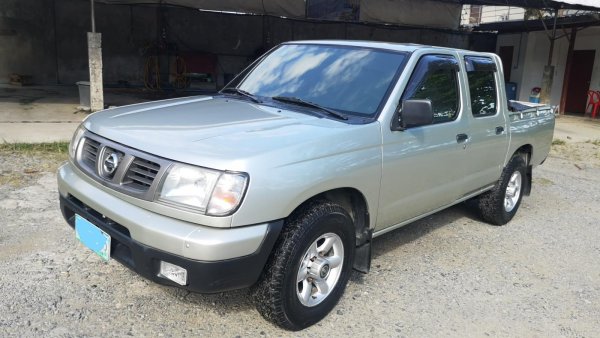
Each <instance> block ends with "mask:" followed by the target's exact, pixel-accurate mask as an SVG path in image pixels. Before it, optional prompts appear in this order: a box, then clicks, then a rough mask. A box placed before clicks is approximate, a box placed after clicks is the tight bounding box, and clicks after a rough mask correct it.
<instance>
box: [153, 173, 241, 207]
mask: <svg viewBox="0 0 600 338" xmlns="http://www.w3.org/2000/svg"><path fill="white" fill-rule="evenodd" d="M246 183H247V176H246V175H244V174H238V173H227V172H221V171H217V170H211V169H205V168H199V167H193V166H189V165H185V164H175V165H174V166H173V167H171V169H169V173H168V174H167V177H166V178H165V180H164V182H163V184H162V188H161V189H160V194H159V200H160V201H162V202H166V203H169V204H171V203H172V204H176V205H180V206H183V207H187V208H193V209H195V210H198V211H200V212H202V213H205V214H208V215H211V216H224V215H227V214H229V213H230V212H232V211H233V210H235V209H236V208H237V207H238V206H239V204H240V202H241V201H242V198H243V196H244V192H245V190H246Z"/></svg>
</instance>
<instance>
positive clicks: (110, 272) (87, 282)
mask: <svg viewBox="0 0 600 338" xmlns="http://www.w3.org/2000/svg"><path fill="white" fill-rule="evenodd" d="M59 162H60V156H45V155H39V154H38V155H26V154H15V153H11V152H0V183H1V184H0V276H1V277H0V278H1V284H0V298H1V299H2V301H1V302H0V336H14V337H28V336H48V337H61V336H127V335H133V336H226V337H235V336H285V335H288V334H289V333H287V332H285V331H282V330H280V329H278V328H277V327H275V326H273V325H271V324H270V323H268V322H267V321H265V320H264V319H263V318H262V317H261V316H260V315H259V314H258V313H257V312H256V311H255V310H254V307H253V305H252V302H251V300H250V299H249V297H248V293H247V291H245V290H240V291H235V292H228V293H222V294H215V295H199V294H191V293H188V292H186V291H182V290H178V289H175V288H170V287H164V286H160V285H157V284H154V283H151V282H148V281H146V280H145V279H143V278H141V277H139V276H137V275H136V274H134V273H132V272H130V271H129V270H128V269H126V268H124V267H122V266H121V265H120V264H119V263H117V262H115V261H110V262H109V263H103V262H102V261H101V260H100V259H99V258H98V257H97V256H96V255H95V254H93V253H91V252H90V251H89V250H87V249H86V248H85V247H83V246H82V245H81V244H79V243H78V241H77V240H76V239H75V235H74V232H73V231H72V230H71V228H70V227H68V226H67V224H66V223H65V222H64V221H63V220H62V218H61V216H60V212H59V209H58V203H57V188H56V182H55V176H54V173H53V172H54V170H55V168H56V166H57V165H58V163H59ZM534 177H535V182H534V189H533V193H532V196H530V197H528V198H526V199H524V201H523V204H522V205H521V209H520V210H519V212H518V213H517V216H516V217H515V218H514V219H513V221H512V222H511V223H509V224H508V225H506V226H503V227H494V226H489V225H487V224H484V223H482V222H480V221H479V220H478V219H477V217H476V216H474V215H473V214H472V213H471V212H470V210H469V209H467V207H465V206H464V205H459V206H456V207H453V208H450V209H448V210H446V211H443V212H440V213H437V214H435V215H433V216H431V217H427V218H426V219H424V220H421V221H419V222H416V223H414V224H411V225H408V226H406V227H403V228H401V229H399V230H396V231H393V232H391V233H389V234H386V235H384V236H382V237H379V238H377V239H376V240H375V241H374V252H373V265H372V271H371V273H369V274H368V275H361V274H358V273H355V274H354V275H353V276H352V278H351V281H350V283H349V285H348V288H347V290H346V293H345V294H344V296H343V298H342V300H341V301H340V303H339V304H338V306H337V307H336V308H335V309H334V310H333V312H332V313H331V314H330V315H329V316H328V317H327V318H325V319H324V320H323V321H321V322H320V323H318V324H317V325H315V326H313V327H310V328H308V329H306V330H304V331H300V332H296V333H293V335H294V336H316V335H319V336H323V335H327V336H350V335H353V336H406V337H433V336H455V337H468V336H475V337H481V336H494V337H508V336H511V337H515V336H517V337H563V336H564V337H597V336H598V335H600V259H599V257H600V231H598V226H599V225H600V143H598V144H594V143H592V142H587V143H586V142H574V141H567V143H566V144H564V145H558V144H557V145H555V146H553V150H552V154H551V157H550V158H549V159H548V160H547V161H546V163H545V164H544V165H543V166H540V167H538V168H537V169H536V170H535V171H534Z"/></svg>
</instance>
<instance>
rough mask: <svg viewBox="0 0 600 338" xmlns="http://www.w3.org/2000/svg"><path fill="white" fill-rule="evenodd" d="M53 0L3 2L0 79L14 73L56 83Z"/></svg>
mask: <svg viewBox="0 0 600 338" xmlns="http://www.w3.org/2000/svg"><path fill="white" fill-rule="evenodd" d="M54 41H55V31H54V15H53V6H52V1H36V0H1V1H0V82H2V83H6V82H8V76H9V75H10V74H12V73H17V74H22V75H33V76H34V79H35V80H36V81H40V82H56V46H55V44H54Z"/></svg>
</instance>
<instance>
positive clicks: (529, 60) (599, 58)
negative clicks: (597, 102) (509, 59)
mask: <svg viewBox="0 0 600 338" xmlns="http://www.w3.org/2000/svg"><path fill="white" fill-rule="evenodd" d="M569 31H570V30H569ZM560 33H562V32H559V34H560ZM496 46H497V49H496V51H498V50H499V49H500V47H501V46H514V54H513V69H512V73H511V78H510V81H511V82H516V83H517V86H518V99H519V100H522V101H528V100H529V95H530V93H531V89H532V88H533V87H540V86H541V83H542V74H543V71H544V66H545V65H546V63H547V61H548V53H549V51H550V40H549V39H548V37H547V35H546V33H545V32H543V31H542V32H530V33H522V34H501V35H499V36H498V40H497V43H496ZM568 49H569V41H568V40H567V38H566V37H563V38H561V39H558V40H556V41H555V43H554V53H553V55H552V64H553V65H554V66H555V68H554V81H553V83H552V90H551V95H550V103H551V104H552V105H558V104H559V103H560V97H561V95H562V88H563V81H564V75H565V67H566V62H567V52H568ZM574 49H575V50H590V49H594V50H596V59H595V60H594V68H593V69H592V70H591V71H592V80H591V82H590V89H593V90H600V27H589V28H586V29H584V30H582V31H579V32H578V33H577V39H576V40H575V48H574ZM517 61H518V62H517Z"/></svg>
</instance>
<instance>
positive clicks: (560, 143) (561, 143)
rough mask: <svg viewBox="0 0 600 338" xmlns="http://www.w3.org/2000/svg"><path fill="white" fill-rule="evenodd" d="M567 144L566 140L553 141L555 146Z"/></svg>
mask: <svg viewBox="0 0 600 338" xmlns="http://www.w3.org/2000/svg"><path fill="white" fill-rule="evenodd" d="M565 144H567V142H565V141H564V140H561V139H559V138H557V139H554V140H552V145H553V146H564V145H565Z"/></svg>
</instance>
